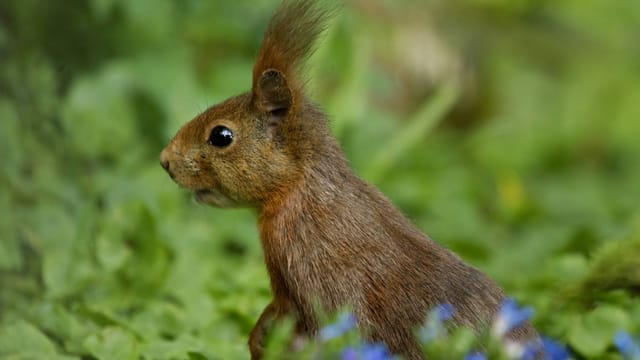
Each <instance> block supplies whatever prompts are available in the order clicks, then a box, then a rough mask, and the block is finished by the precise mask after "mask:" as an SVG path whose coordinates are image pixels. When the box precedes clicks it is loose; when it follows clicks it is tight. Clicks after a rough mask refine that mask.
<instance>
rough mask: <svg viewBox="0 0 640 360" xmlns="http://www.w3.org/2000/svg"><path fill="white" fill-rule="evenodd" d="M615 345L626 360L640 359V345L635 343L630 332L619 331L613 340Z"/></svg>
mask: <svg viewBox="0 0 640 360" xmlns="http://www.w3.org/2000/svg"><path fill="white" fill-rule="evenodd" d="M613 343H614V344H615V345H616V347H617V348H618V350H619V351H620V353H621V354H622V356H623V357H624V358H625V359H629V360H639V359H640V343H638V342H637V341H635V340H634V339H633V337H631V335H629V333H628V332H626V331H623V330H620V331H618V332H617V333H616V335H615V336H614V338H613Z"/></svg>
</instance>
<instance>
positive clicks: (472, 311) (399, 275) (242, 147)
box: [161, 0, 537, 359]
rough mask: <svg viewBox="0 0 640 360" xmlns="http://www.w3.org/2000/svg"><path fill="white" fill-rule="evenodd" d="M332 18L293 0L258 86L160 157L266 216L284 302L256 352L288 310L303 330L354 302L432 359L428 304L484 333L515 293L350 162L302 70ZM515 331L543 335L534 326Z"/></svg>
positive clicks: (264, 320)
mask: <svg viewBox="0 0 640 360" xmlns="http://www.w3.org/2000/svg"><path fill="white" fill-rule="evenodd" d="M326 19H327V12H325V11H322V10H320V9H318V7H317V5H316V4H315V3H314V2H313V1H312V0H301V1H293V0H287V1H285V2H284V3H283V4H282V5H281V7H280V8H279V9H278V11H277V12H276V14H275V15H274V16H273V18H272V20H271V22H270V24H269V26H268V27H267V31H266V33H265V36H264V40H263V45H262V48H261V50H260V53H259V55H258V59H257V62H256V64H255V67H254V72H253V86H252V90H251V92H249V93H246V94H244V95H240V96H238V97H234V98H231V99H229V100H227V101H225V102H223V103H221V104H219V105H216V106H214V107H212V108H210V109H208V110H207V111H205V112H204V113H202V114H200V115H199V116H197V117H196V118H195V119H194V120H192V121H191V122H189V123H187V124H186V125H185V126H184V127H183V128H182V129H180V131H179V132H178V133H177V135H176V136H175V138H174V139H173V140H172V141H171V143H170V144H169V145H168V146H167V147H166V148H165V149H164V150H163V152H162V154H161V163H162V165H163V167H164V168H165V169H166V170H167V171H168V172H169V174H170V175H171V177H172V178H173V179H174V180H175V181H176V182H177V183H178V184H180V185H181V186H183V187H186V188H189V189H191V190H193V191H194V192H195V193H196V198H197V199H198V200H199V201H201V202H204V203H208V204H211V205H215V206H250V207H253V208H255V209H257V211H258V213H259V228H260V236H261V242H262V247H263V250H264V257H265V262H266V266H267V270H268V272H269V275H270V279H271V287H272V290H273V296H274V299H273V301H272V302H271V304H269V306H267V308H266V309H265V310H264V312H263V314H262V315H261V316H260V319H259V320H258V322H257V324H256V326H255V327H254V329H253V331H252V332H251V335H250V340H249V345H250V350H251V354H252V358H253V359H259V358H261V356H262V346H263V337H264V335H265V333H266V332H267V331H268V329H269V327H270V324H271V323H272V322H273V321H274V320H277V319H278V318H281V317H282V316H284V315H286V314H289V315H293V316H295V317H296V319H297V332H298V333H300V334H303V335H307V336H313V335H314V334H316V333H317V330H318V322H317V316H316V314H315V312H314V309H315V307H314V304H315V302H316V301H319V303H320V304H321V305H322V306H323V307H324V310H327V311H332V310H337V309H339V308H341V307H343V306H350V307H351V308H352V309H353V312H354V314H355V316H356V318H357V321H358V324H359V327H360V328H361V329H363V332H365V335H366V336H368V337H369V338H371V339H372V340H380V341H384V342H385V343H386V344H387V345H388V346H389V347H390V349H391V350H392V351H393V352H394V353H400V354H403V355H404V356H406V357H407V358H409V359H421V358H422V354H421V351H420V348H419V345H418V343H417V342H416V340H415V338H414V335H413V331H414V330H415V328H416V327H417V326H419V325H420V324H421V323H423V322H424V320H425V317H426V314H427V312H428V310H429V309H431V308H432V307H434V306H436V305H438V304H441V303H450V304H452V305H453V306H454V307H455V308H456V316H455V317H454V320H453V321H454V323H456V324H458V325H469V326H473V327H475V328H480V327H482V326H483V325H484V324H486V323H487V322H488V321H490V320H491V318H492V317H493V316H494V314H495V312H496V311H497V309H498V307H499V305H500V303H501V302H502V301H503V299H504V294H503V292H502V291H501V290H500V288H499V287H498V286H497V285H496V284H495V283H494V282H493V281H491V280H490V279H489V278H488V277H487V276H485V275H484V274H482V273H481V272H480V271H478V270H476V269H474V268H473V267H471V266H469V265H467V264H465V263H464V262H463V261H462V260H460V259H459V258H458V257H456V256H455V255H454V254H452V253H451V252H449V251H448V250H446V249H444V248H443V247H441V246H439V245H438V244H436V243H434V242H433V241H432V240H431V239H429V238H428V237H427V236H425V235H424V234H422V233H421V232H420V231H418V230H417V229H416V228H415V227H413V226H412V225H411V224H410V222H409V221H408V220H407V219H406V218H405V217H404V216H403V215H402V214H401V213H400V212H399V211H398V210H396V208H394V206H393V205H392V204H391V203H390V202H389V201H388V200H387V199H386V198H385V197H384V195H382V194H381V193H380V192H379V191H378V190H377V189H376V188H374V187H373V186H371V185H369V184H367V183H365V182H364V181H362V180H361V179H359V178H358V177H357V176H356V175H355V174H354V173H353V172H352V171H351V169H350V168H349V166H348V164H347V161H346V159H345V157H344V155H343V153H342V151H341V149H340V147H339V145H338V144H337V142H336V141H335V139H334V137H333V136H332V135H331V132H330V129H329V126H328V121H327V119H326V117H325V115H324V114H323V113H322V112H321V111H320V110H319V109H318V108H317V107H316V106H315V105H314V104H313V103H312V102H311V101H310V100H309V99H308V98H307V97H306V96H305V94H304V81H303V80H302V79H301V77H300V74H299V72H300V66H301V64H302V63H303V61H304V60H305V58H306V57H307V56H308V55H309V52H310V51H311V50H312V46H313V43H314V40H315V38H316V37H317V36H318V35H319V34H320V32H321V30H322V27H323V26H324V23H325V20H326ZM218 125H223V126H226V127H228V128H229V129H231V130H232V131H233V132H234V140H233V142H232V144H231V145H230V146H228V147H226V148H218V147H215V146H212V145H210V144H208V143H207V140H208V137H209V134H210V132H211V129H213V128H214V127H215V126H218ZM511 336H512V337H513V338H516V339H522V340H523V339H535V338H536V337H537V334H536V332H535V330H534V329H533V328H532V327H531V326H530V325H526V326H524V327H522V328H520V329H518V331H517V332H514V333H512V334H511Z"/></svg>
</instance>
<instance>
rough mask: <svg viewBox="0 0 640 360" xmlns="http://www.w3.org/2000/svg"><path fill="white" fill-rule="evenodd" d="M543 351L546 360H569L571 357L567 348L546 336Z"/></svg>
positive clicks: (543, 340)
mask: <svg viewBox="0 0 640 360" xmlns="http://www.w3.org/2000/svg"><path fill="white" fill-rule="evenodd" d="M542 349H543V351H544V359H545V360H567V359H568V358H569V357H570V355H569V351H568V350H567V347H566V346H564V345H562V344H560V343H559V342H557V341H555V340H553V339H551V338H548V337H546V336H542Z"/></svg>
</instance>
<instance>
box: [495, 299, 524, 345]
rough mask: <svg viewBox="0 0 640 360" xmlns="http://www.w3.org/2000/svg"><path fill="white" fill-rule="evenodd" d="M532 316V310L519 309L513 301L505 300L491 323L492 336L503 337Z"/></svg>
mask: <svg viewBox="0 0 640 360" xmlns="http://www.w3.org/2000/svg"><path fill="white" fill-rule="evenodd" d="M532 315H533V309H532V308H530V307H525V308H520V307H518V303H517V302H516V301H515V300H513V299H511V298H508V299H506V300H505V301H504V302H503V303H502V305H501V306H500V311H499V312H498V315H497V316H496V319H495V320H494V322H493V330H492V331H493V335H494V336H496V337H498V338H502V337H504V336H505V335H506V334H507V333H509V332H510V331H511V330H513V329H515V328H517V327H518V326H520V325H522V324H524V323H525V322H526V321H527V320H529V318H530V317H531V316H532Z"/></svg>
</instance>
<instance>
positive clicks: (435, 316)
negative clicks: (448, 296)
mask: <svg viewBox="0 0 640 360" xmlns="http://www.w3.org/2000/svg"><path fill="white" fill-rule="evenodd" d="M454 313H455V309H454V308H453V305H451V304H447V303H445V304H440V305H438V306H436V307H434V308H433V309H431V311H429V316H428V317H427V322H426V323H425V324H424V325H423V326H422V327H421V328H420V330H418V337H419V338H420V341H422V343H423V344H426V343H429V342H431V341H433V340H435V339H436V338H437V337H438V336H440V335H441V334H442V333H443V332H444V325H443V324H442V323H443V322H444V321H446V320H449V319H451V318H452V317H453V315H454Z"/></svg>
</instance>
